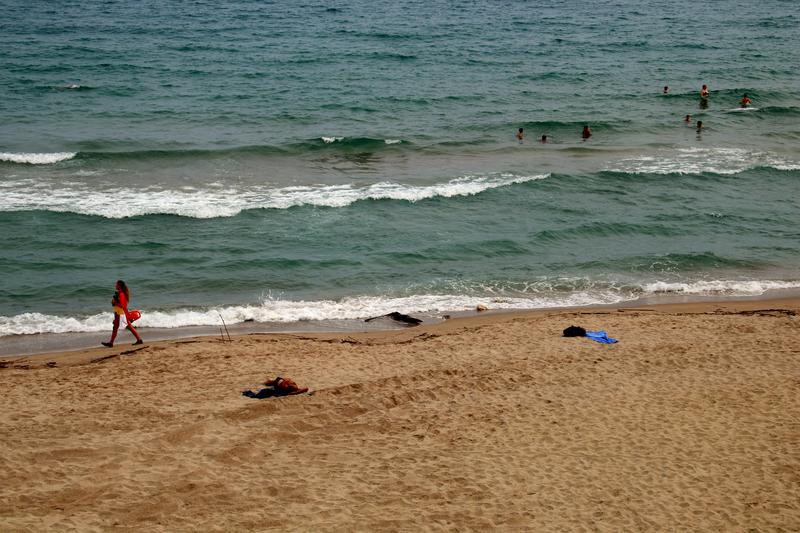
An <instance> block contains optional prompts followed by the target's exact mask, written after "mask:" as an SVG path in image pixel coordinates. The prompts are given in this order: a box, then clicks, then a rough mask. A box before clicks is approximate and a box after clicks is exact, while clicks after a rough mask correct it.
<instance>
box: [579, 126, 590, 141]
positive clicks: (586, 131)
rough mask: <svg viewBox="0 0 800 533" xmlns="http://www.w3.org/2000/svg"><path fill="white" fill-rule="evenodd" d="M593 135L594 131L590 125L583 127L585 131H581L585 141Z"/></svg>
mask: <svg viewBox="0 0 800 533" xmlns="http://www.w3.org/2000/svg"><path fill="white" fill-rule="evenodd" d="M591 136H592V131H591V130H590V129H589V125H588V124H587V125H585V126H584V127H583V131H582V132H581V137H582V138H583V140H584V141H585V140H586V139H588V138H589V137H591Z"/></svg>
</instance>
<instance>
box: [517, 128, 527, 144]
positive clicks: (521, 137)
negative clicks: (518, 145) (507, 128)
mask: <svg viewBox="0 0 800 533" xmlns="http://www.w3.org/2000/svg"><path fill="white" fill-rule="evenodd" d="M524 138H525V132H524V131H523V130H522V128H520V129H519V131H518V132H517V140H518V141H519V142H522V139H524Z"/></svg>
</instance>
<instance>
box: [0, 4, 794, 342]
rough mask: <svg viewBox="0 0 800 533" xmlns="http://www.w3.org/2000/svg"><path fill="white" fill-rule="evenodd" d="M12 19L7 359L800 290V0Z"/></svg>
mask: <svg viewBox="0 0 800 533" xmlns="http://www.w3.org/2000/svg"><path fill="white" fill-rule="evenodd" d="M5 7H6V9H5V16H4V17H3V19H2V20H0V50H2V54H0V67H2V68H0V91H2V95H3V97H2V98H1V99H0V116H2V118H3V120H2V122H0V343H2V342H3V337H5V338H6V339H7V340H8V339H9V338H10V337H9V336H14V335H33V334H47V333H61V334H63V333H78V332H100V331H106V330H108V329H109V321H110V310H109V303H108V301H109V299H110V295H111V292H113V285H114V282H115V280H116V279H118V278H122V279H124V280H126V281H127V282H128V284H129V286H130V287H131V288H132V291H133V304H134V307H137V308H140V309H142V311H143V318H142V319H141V322H140V323H141V327H142V328H143V333H144V334H145V336H146V335H147V331H148V328H176V327H183V326H200V325H205V326H215V325H217V324H219V323H220V321H221V319H224V320H225V321H226V322H227V323H228V324H236V323H242V322H245V321H248V322H249V321H253V322H254V323H255V324H260V323H261V324H274V323H281V324H286V327H287V328H291V327H292V324H297V323H298V322H299V321H301V322H316V321H331V320H333V321H336V320H360V319H363V318H366V317H370V316H376V315H379V314H383V313H388V312H390V311H401V312H404V313H412V314H413V313H416V314H422V315H426V316H435V315H437V314H441V313H445V312H450V311H458V310H466V309H473V308H474V307H475V306H476V305H478V304H484V305H486V304H488V305H489V306H490V307H495V308H545V307H555V306H564V305H589V304H602V303H615V302H622V301H629V300H633V299H636V298H642V297H645V298H648V297H659V296H663V295H670V296H676V295H677V296H686V297H697V296H711V297H719V296H737V295H742V296H745V295H759V294H763V293H765V292H766V291H770V290H787V289H796V288H798V287H800V246H799V245H800V229H798V228H800V150H798V144H799V143H800V93H799V92H798V87H800V75H798V73H797V69H796V66H797V65H798V64H800V44H798V43H800V9H798V7H797V5H796V3H795V2H791V1H778V0H767V1H765V2H761V3H746V2H738V1H731V2H727V1H725V2H719V3H694V2H685V1H680V2H671V3H668V4H665V3H661V2H649V1H648V2H627V1H613V2H612V1H607V2H606V1H601V2H595V3H592V4H591V6H589V5H587V4H585V3H582V2H569V1H568V2H559V3H541V2H521V1H520V2H503V3H497V2H477V3H470V4H463V5H462V4H457V3H452V2H412V1H407V2H382V1H378V2H369V3H367V2H360V1H349V2H343V1H342V2H327V3H315V2H310V3H303V4H297V3H291V2H282V1H276V2H256V1H240V2H227V3H224V4H219V3H216V2H203V1H199V2H181V3H156V2H137V3H109V2H99V1H85V0H76V1H72V2H63V3H58V4H53V3H34V4H33V5H31V4H29V3H27V2H26V3H23V2H18V1H16V0H9V1H7V2H5ZM702 84H707V85H708V86H709V88H710V90H711V94H710V96H709V98H707V99H701V98H700V97H699V90H700V87H701V85H702ZM665 86H668V87H669V90H668V91H667V93H666V94H665V93H664V87H665ZM744 93H747V94H748V95H749V96H750V98H751V99H752V105H751V106H750V107H749V108H748V109H741V108H740V106H739V101H740V99H741V97H742V95H743V94H744ZM687 114H688V115H691V120H690V122H689V123H686V122H685V121H684V117H685V116H686V115H687ZM697 121H702V122H703V124H704V126H705V127H704V128H703V129H702V130H701V131H699V132H698V131H697V128H696V124H697ZM584 125H589V126H590V128H591V130H592V132H593V135H592V137H590V138H589V139H588V140H584V139H582V138H581V130H582V127H583V126H584ZM520 127H522V128H523V129H524V132H525V133H526V135H525V138H524V140H523V141H522V142H519V141H517V139H516V138H515V133H516V132H517V130H518V128H520ZM542 135H546V136H547V142H546V143H541V142H540V138H541V136H542Z"/></svg>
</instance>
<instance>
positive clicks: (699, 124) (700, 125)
mask: <svg viewBox="0 0 800 533" xmlns="http://www.w3.org/2000/svg"><path fill="white" fill-rule="evenodd" d="M702 129H703V121H702V120H698V121H697V133H700V131H701V130H702Z"/></svg>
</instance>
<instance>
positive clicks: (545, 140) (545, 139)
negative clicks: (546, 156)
mask: <svg viewBox="0 0 800 533" xmlns="http://www.w3.org/2000/svg"><path fill="white" fill-rule="evenodd" d="M546 142H547V135H542V139H541V143H542V144H545V143H546Z"/></svg>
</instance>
